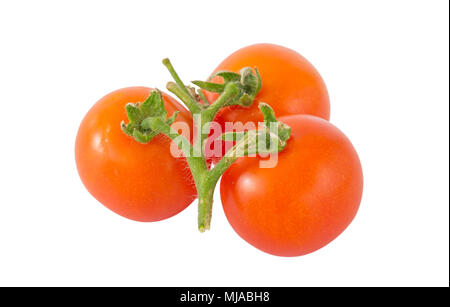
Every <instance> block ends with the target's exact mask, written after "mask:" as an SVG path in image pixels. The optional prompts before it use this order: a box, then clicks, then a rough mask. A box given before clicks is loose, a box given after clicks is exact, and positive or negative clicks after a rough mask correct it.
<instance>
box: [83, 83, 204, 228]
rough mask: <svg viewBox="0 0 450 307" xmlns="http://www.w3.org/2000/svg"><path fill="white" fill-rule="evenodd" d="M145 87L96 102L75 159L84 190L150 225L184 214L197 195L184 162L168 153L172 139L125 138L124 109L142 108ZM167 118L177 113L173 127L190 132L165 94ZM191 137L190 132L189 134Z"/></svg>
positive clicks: (184, 114) (183, 113)
mask: <svg viewBox="0 0 450 307" xmlns="http://www.w3.org/2000/svg"><path fill="white" fill-rule="evenodd" d="M151 90H152V89H151V88H147V87H129V88H123V89H119V90H117V91H114V92H112V93H110V94H108V95H106V96H104V97H103V98H102V99H100V100H99V101H98V102H97V103H96V104H95V105H94V106H93V107H92V108H91V109H90V110H89V112H88V113H87V114H86V116H85V117H84V119H83V121H82V122H81V125H80V128H79V130H78V134H77V138H76V144H75V159H76V164H77V169H78V173H79V175H80V178H81V180H82V182H83V184H84V185H85V187H86V188H87V190H88V191H89V192H90V193H91V194H92V195H93V196H94V197H95V198H96V199H97V200H98V201H99V202H101V203H102V204H103V205H104V206H106V207H107V208H109V209H111V210H112V211H114V212H116V213H117V214H120V215H122V216H124V217H126V218H129V219H132V220H136V221H142V222H152V221H158V220H163V219H166V218H168V217H171V216H173V215H175V214H177V213H178V212H180V211H182V210H183V209H185V208H186V207H187V206H188V205H189V204H190V203H191V202H192V201H193V200H194V199H195V195H196V191H195V187H194V185H193V181H192V178H191V174H190V172H189V169H188V166H187V163H186V160H185V158H174V157H172V155H171V153H170V142H171V141H170V139H169V138H167V137H166V136H164V135H158V136H156V137H155V138H154V139H153V140H152V141H151V142H150V143H148V144H140V143H138V142H136V141H135V140H134V139H133V138H131V137H128V136H126V135H125V134H124V133H123V132H122V130H121V128H120V123H121V121H125V122H128V119H127V114H126V111H125V105H126V104H127V103H129V102H132V103H136V102H143V101H144V100H145V99H146V98H147V97H148V95H149V94H150V92H151ZM163 97H164V102H165V107H166V110H167V112H168V115H169V116H170V115H172V114H173V112H174V111H177V110H178V111H180V113H179V114H178V117H177V121H184V122H186V123H187V124H188V125H189V126H192V120H191V116H190V113H189V112H188V111H187V110H186V109H184V108H183V107H182V106H181V105H180V104H179V103H178V102H177V101H175V100H174V99H173V98H171V97H170V96H168V95H166V94H163ZM191 131H192V130H191Z"/></svg>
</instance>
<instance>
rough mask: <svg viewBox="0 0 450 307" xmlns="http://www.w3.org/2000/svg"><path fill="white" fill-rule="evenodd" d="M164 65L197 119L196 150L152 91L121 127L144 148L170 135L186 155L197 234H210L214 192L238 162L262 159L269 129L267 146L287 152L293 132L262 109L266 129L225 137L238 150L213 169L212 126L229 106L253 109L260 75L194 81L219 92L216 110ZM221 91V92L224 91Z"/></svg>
mask: <svg viewBox="0 0 450 307" xmlns="http://www.w3.org/2000/svg"><path fill="white" fill-rule="evenodd" d="M163 64H164V65H165V66H166V67H167V69H168V70H169V72H170V74H171V75H172V77H173V79H174V80H175V83H174V82H169V83H167V89H168V90H169V91H170V92H172V93H173V94H175V95H176V96H177V97H178V98H179V99H180V100H181V101H182V102H183V103H184V104H185V105H186V106H187V108H188V109H189V111H190V112H191V114H192V116H193V119H194V127H195V128H196V130H197V135H196V137H195V142H194V144H191V142H190V141H189V140H188V139H186V138H185V137H184V136H182V135H180V134H179V133H178V132H177V131H175V130H173V129H172V128H171V127H170V125H171V124H172V123H173V122H174V121H175V118H176V113H175V114H173V115H172V116H171V117H170V118H167V111H166V110H165V108H164V101H163V98H162V95H161V92H159V91H153V92H152V94H151V95H150V96H149V98H148V99H147V100H146V101H145V102H144V103H142V104H128V105H127V106H126V107H125V109H126V111H127V115H128V118H129V123H128V124H125V123H122V124H121V128H122V130H123V131H124V133H125V134H127V135H128V136H131V137H134V139H135V140H136V141H138V142H141V143H148V142H150V141H151V140H152V138H153V137H154V136H156V135H158V134H159V133H162V134H165V135H166V136H168V137H169V138H170V139H172V140H173V141H174V142H175V144H176V145H177V146H178V148H180V149H181V150H182V151H183V154H184V156H185V158H186V160H187V163H188V165H189V168H190V170H191V173H192V177H193V179H194V182H195V186H196V189H197V194H198V229H199V230H200V231H201V232H203V231H205V230H208V229H209V228H210V224H211V212H212V206H213V195H214V189H215V187H216V185H217V182H218V181H219V178H220V177H221V176H222V174H223V173H224V172H225V171H226V170H227V169H228V168H229V167H230V165H231V164H233V163H234V162H235V161H236V159H237V158H238V157H241V156H245V155H249V154H250V153H257V152H258V150H259V149H258V147H257V145H258V138H260V137H261V136H262V135H263V133H264V132H265V131H266V130H268V129H270V131H269V132H270V133H269V134H268V136H267V137H266V138H267V142H266V143H269V142H268V141H276V142H278V143H277V144H281V149H282V148H284V146H285V144H286V140H287V139H288V138H289V136H290V128H289V127H288V126H286V125H284V124H283V123H281V122H278V121H277V120H276V118H275V114H274V113H273V110H272V109H271V108H270V106H268V105H266V104H263V103H261V104H260V109H261V112H262V113H263V115H264V118H265V124H266V128H265V129H264V130H263V131H256V130H254V131H250V132H245V133H243V134H240V136H241V137H239V139H237V138H235V135H234V134H231V135H230V134H228V133H224V134H223V135H222V137H223V138H224V139H226V138H229V137H230V136H231V139H232V140H234V141H236V144H235V146H233V148H232V149H231V150H230V151H228V152H227V153H226V154H225V156H224V157H223V158H222V159H221V160H220V161H219V163H217V164H216V165H215V166H214V167H213V168H212V169H209V168H208V166H207V163H206V158H205V146H204V144H205V141H206V139H207V138H208V135H209V130H210V125H211V122H212V121H213V120H214V118H215V116H216V114H217V112H218V111H219V110H220V109H221V108H223V107H226V106H230V105H241V106H249V105H250V104H251V103H252V102H253V99H254V97H255V95H256V94H257V93H258V91H259V89H260V88H261V79H260V76H259V73H258V71H257V70H256V69H255V73H256V75H253V73H252V70H251V69H250V68H244V69H243V70H242V71H241V74H242V75H239V74H237V73H233V72H220V73H218V75H220V76H221V77H222V78H223V79H224V81H225V82H224V83H223V84H221V85H218V84H213V83H208V82H206V83H205V82H200V81H193V83H194V84H196V85H197V86H199V87H200V88H201V89H206V90H208V88H209V89H210V90H211V89H212V90H213V91H214V92H219V93H221V94H220V96H219V97H218V98H217V99H216V100H215V101H214V102H213V103H212V104H209V102H208V101H207V100H206V98H205V96H204V95H203V93H202V92H201V89H199V92H198V94H196V93H195V91H194V89H193V88H191V87H186V86H185V85H184V83H183V81H182V80H181V79H180V77H179V76H178V74H177V72H176V71H175V69H174V68H173V66H172V64H171V63H170V61H169V60H168V59H164V60H163ZM217 89H220V91H218V90H217ZM272 124H274V125H272ZM272 126H273V127H274V128H272ZM275 128H276V129H275ZM280 129H281V130H280ZM278 130H280V131H281V132H279V131H278ZM260 135H261V136H260ZM268 151H270V152H274V151H272V149H268Z"/></svg>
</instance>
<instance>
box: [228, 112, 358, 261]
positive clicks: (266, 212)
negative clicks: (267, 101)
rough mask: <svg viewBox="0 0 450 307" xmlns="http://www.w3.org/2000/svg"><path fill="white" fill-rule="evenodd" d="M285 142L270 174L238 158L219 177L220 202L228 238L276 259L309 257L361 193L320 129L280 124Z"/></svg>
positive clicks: (344, 157)
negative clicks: (234, 236) (231, 233)
mask: <svg viewBox="0 0 450 307" xmlns="http://www.w3.org/2000/svg"><path fill="white" fill-rule="evenodd" d="M280 121H283V122H284V123H286V124H288V125H289V126H290V127H291V128H292V136H291V138H290V139H289V140H288V144H287V146H286V148H285V149H284V151H282V152H281V153H280V154H279V155H278V164H277V165H276V166H275V167H274V168H260V165H259V162H260V158H251V157H244V158H239V159H238V160H237V161H236V162H235V164H233V165H232V166H231V167H230V168H229V169H228V170H227V171H226V172H225V174H224V176H223V178H222V181H221V185H220V192H221V199H222V204H223V208H224V210H225V214H226V216H227V219H228V221H229V222H230V224H231V226H232V227H233V228H234V230H235V231H236V232H237V233H238V234H239V235H240V236H241V237H242V238H243V239H244V240H246V241H247V242H249V243H250V244H252V245H253V246H255V247H256V248H258V249H260V250H262V251H265V252H267V253H270V254H273V255H278V256H300V255H304V254H308V253H311V252H313V251H315V250H317V249H319V248H321V247H323V246H325V245H326V244H328V243H329V242H331V241H332V240H333V239H335V238H336V237H337V236H338V235H339V234H340V233H341V232H342V231H344V229H345V228H346V227H347V226H348V225H349V224H350V222H351V221H352V220H353V218H354V216H355V214H356V212H357V211H358V208H359V204H360V201H361V196H362V189H363V175H362V170H361V164H360V161H359V158H358V155H357V153H356V151H355V149H354V148H353V146H352V144H351V143H350V141H349V140H348V139H347V137H346V136H345V135H344V134H343V133H342V132H340V131H339V130H338V129H337V128H335V127H334V126H333V125H331V124H330V123H329V122H328V121H325V120H323V119H320V118H318V117H313V116H307V115H295V116H287V117H282V118H280Z"/></svg>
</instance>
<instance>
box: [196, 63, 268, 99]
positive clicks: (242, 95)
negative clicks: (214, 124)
mask: <svg viewBox="0 0 450 307" xmlns="http://www.w3.org/2000/svg"><path fill="white" fill-rule="evenodd" d="M217 76H219V77H221V78H222V79H223V81H224V82H223V83H213V82H208V81H192V83H193V84H195V85H197V86H198V87H199V88H201V89H203V90H206V91H209V92H214V93H219V94H222V93H223V92H224V91H225V89H226V87H227V86H228V85H229V84H235V85H236V88H237V89H238V90H239V93H238V95H237V97H238V98H237V99H233V100H231V101H229V102H227V103H226V106H231V105H240V106H243V107H249V106H250V105H251V104H252V103H253V100H254V99H255V96H256V94H258V92H259V90H260V89H261V76H260V74H259V72H258V69H256V68H255V73H253V70H252V69H251V68H250V67H245V68H243V69H241V71H240V74H238V73H235V72H231V71H219V72H217V73H215V74H214V75H212V76H211V79H213V78H214V77H217Z"/></svg>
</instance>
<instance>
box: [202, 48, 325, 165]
mask: <svg viewBox="0 0 450 307" xmlns="http://www.w3.org/2000/svg"><path fill="white" fill-rule="evenodd" d="M243 67H252V68H254V67H256V68H257V69H258V71H259V73H260V74H261V79H262V87H261V90H260V91H259V93H258V95H257V96H256V97H255V100H254V102H253V104H252V105H251V106H250V107H249V108H245V107H241V106H231V107H228V108H225V109H222V110H221V111H219V113H218V115H217V116H216V119H215V121H217V122H218V123H219V124H220V125H221V126H222V129H225V123H226V122H232V123H235V122H242V123H243V124H245V123H247V122H253V123H255V124H256V123H258V122H262V121H263V116H262V114H261V112H260V111H259V109H258V104H259V103H260V102H265V103H267V104H269V105H270V106H271V107H272V108H273V110H274V111H275V114H276V115H277V116H284V115H296V114H309V115H315V116H318V117H321V118H324V119H326V120H329V119H330V102H329V98H328V92H327V88H326V86H325V83H324V81H323V80H322V78H321V76H320V75H319V73H318V71H317V70H316V69H315V68H314V66H313V65H312V64H311V63H310V62H308V60H306V59H305V58H304V57H303V56H301V55H300V54H299V53H297V52H295V51H294V50H291V49H288V48H285V47H282V46H278V45H273V44H256V45H251V46H248V47H244V48H242V49H239V50H238V51H236V52H234V53H233V54H231V55H230V56H229V57H227V58H226V59H225V60H224V61H223V62H222V63H220V65H219V66H218V67H217V68H216V69H215V70H214V72H213V73H215V72H217V71H221V70H227V71H234V72H239V70H240V69H242V68H243ZM212 81H213V82H222V81H221V78H220V77H216V78H214V79H213V80H212ZM205 95H206V96H207V99H208V100H209V101H210V102H212V101H214V100H215V99H217V96H218V95H217V94H216V93H210V92H205ZM209 142H210V143H211V142H212V140H209ZM208 146H211V145H208ZM221 155H223V153H220V151H219V152H217V153H216V152H215V156H216V157H221Z"/></svg>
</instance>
